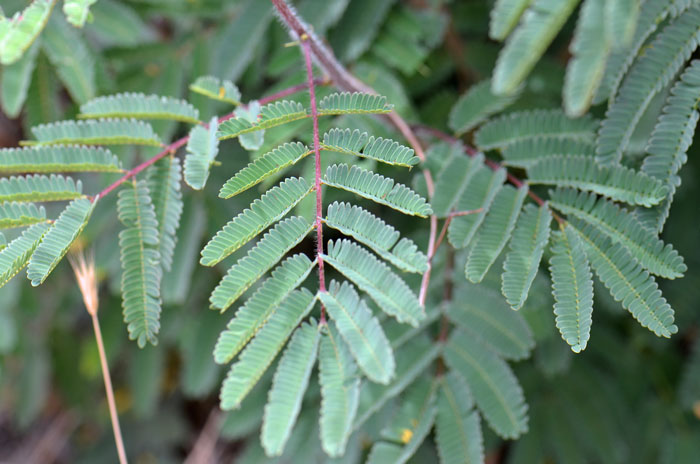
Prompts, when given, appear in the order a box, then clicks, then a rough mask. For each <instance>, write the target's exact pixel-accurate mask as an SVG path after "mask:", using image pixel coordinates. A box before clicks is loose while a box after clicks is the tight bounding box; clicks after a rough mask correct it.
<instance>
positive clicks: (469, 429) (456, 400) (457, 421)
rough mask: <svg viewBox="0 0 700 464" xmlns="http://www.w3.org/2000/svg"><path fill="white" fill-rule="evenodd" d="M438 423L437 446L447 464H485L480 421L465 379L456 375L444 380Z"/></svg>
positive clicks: (436, 426)
mask: <svg viewBox="0 0 700 464" xmlns="http://www.w3.org/2000/svg"><path fill="white" fill-rule="evenodd" d="M440 389H441V393H442V394H441V395H440V397H439V398H438V410H437V417H436V421H435V442H436V445H437V449H438V454H439V456H440V462H441V463H444V464H458V463H464V462H466V463H468V464H476V463H480V462H483V461H484V442H483V441H484V439H483V437H482V434H481V418H480V417H479V413H478V412H476V411H474V410H473V405H474V400H473V399H472V397H471V393H469V387H468V386H467V384H466V382H465V381H464V379H463V378H462V377H461V376H460V375H459V374H456V373H454V372H450V373H449V374H448V375H447V376H445V377H443V378H442V382H441V385H440Z"/></svg>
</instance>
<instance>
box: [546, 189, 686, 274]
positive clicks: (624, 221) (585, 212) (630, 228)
mask: <svg viewBox="0 0 700 464" xmlns="http://www.w3.org/2000/svg"><path fill="white" fill-rule="evenodd" d="M550 202H551V205H552V206H553V207H554V208H556V209H558V210H559V211H561V212H562V213H564V214H569V215H574V216H577V217H579V218H581V219H583V220H584V221H586V222H588V223H589V224H592V225H594V226H595V227H596V228H598V229H599V230H600V231H601V232H603V233H605V235H607V236H608V237H610V239H611V240H612V241H613V242H620V243H622V244H623V245H624V246H625V247H626V248H627V249H628V250H629V252H630V253H631V254H632V256H634V258H635V259H636V260H637V261H639V264H641V265H642V266H643V267H644V268H645V269H647V270H648V271H649V272H651V273H652V274H656V275H659V276H661V277H665V278H667V279H675V278H677V277H682V276H683V273H684V272H685V271H686V270H687V266H686V265H685V263H684V262H683V257H681V256H680V255H679V254H678V252H677V251H676V250H675V249H674V248H673V246H671V245H670V244H665V243H664V242H663V241H662V240H660V239H659V238H658V237H657V236H656V234H655V233H654V232H652V231H651V230H649V229H647V228H646V227H644V226H643V225H642V223H641V222H639V221H638V220H637V218H636V217H635V215H634V214H631V213H629V212H628V211H626V210H624V209H622V208H620V207H619V206H617V205H616V204H614V203H612V202H610V201H608V200H606V199H604V198H597V197H596V196H595V195H593V194H590V193H584V192H576V191H575V190H569V189H557V190H554V191H552V192H551V193H550Z"/></svg>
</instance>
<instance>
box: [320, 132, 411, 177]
mask: <svg viewBox="0 0 700 464" xmlns="http://www.w3.org/2000/svg"><path fill="white" fill-rule="evenodd" d="M321 148H322V149H323V150H326V151H334V152H337V153H344V154H346V155H355V156H357V157H360V158H369V159H373V160H375V161H379V162H381V163H385V164H390V165H394V166H404V167H407V168H410V167H412V166H415V165H416V164H418V163H419V161H420V159H419V158H418V157H417V156H415V154H414V151H413V149H411V148H408V147H405V146H403V145H400V144H399V143H398V142H394V141H393V140H390V139H384V138H382V137H374V136H373V135H369V134H367V132H360V131H359V130H357V129H355V130H354V131H353V130H350V129H345V130H343V129H331V130H330V131H328V132H326V133H325V134H324V135H323V142H322V143H321Z"/></svg>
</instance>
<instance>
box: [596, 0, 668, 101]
mask: <svg viewBox="0 0 700 464" xmlns="http://www.w3.org/2000/svg"><path fill="white" fill-rule="evenodd" d="M624 1H625V2H627V0H624ZM615 3H616V2H608V3H606V7H610V8H616V7H615V5H614V4H615ZM668 12H669V5H668V3H667V2H649V1H644V2H642V5H641V8H640V10H639V18H638V20H637V24H636V25H635V31H634V37H633V38H632V41H631V43H630V44H629V47H627V48H622V49H614V50H613V51H612V53H611V54H610V56H609V57H608V62H607V64H606V65H605V74H604V76H603V80H602V82H601V84H600V87H598V92H597V94H596V96H595V98H594V99H593V103H594V104H598V103H601V102H603V101H605V100H607V99H610V100H612V99H613V98H614V96H615V95H616V94H617V89H618V88H619V86H620V83H621V82H622V79H623V78H624V77H625V75H626V74H627V70H628V69H629V68H630V66H632V63H633V62H634V61H635V60H636V58H637V57H638V56H639V51H640V50H641V48H642V46H644V44H645V42H646V39H647V38H648V37H649V36H650V35H651V34H653V33H654V32H655V31H656V29H657V27H658V26H659V25H661V24H662V23H663V20H664V18H666V16H668ZM611 19H612V18H611ZM609 25H610V24H609V23H608V24H606V26H609ZM623 38H624V37H623Z"/></svg>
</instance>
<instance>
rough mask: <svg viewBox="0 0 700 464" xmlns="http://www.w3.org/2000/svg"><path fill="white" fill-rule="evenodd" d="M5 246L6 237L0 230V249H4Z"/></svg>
mask: <svg viewBox="0 0 700 464" xmlns="http://www.w3.org/2000/svg"><path fill="white" fill-rule="evenodd" d="M5 248H7V239H6V238H5V235H4V234H3V233H2V232H0V251H2V250H4V249H5Z"/></svg>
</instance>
